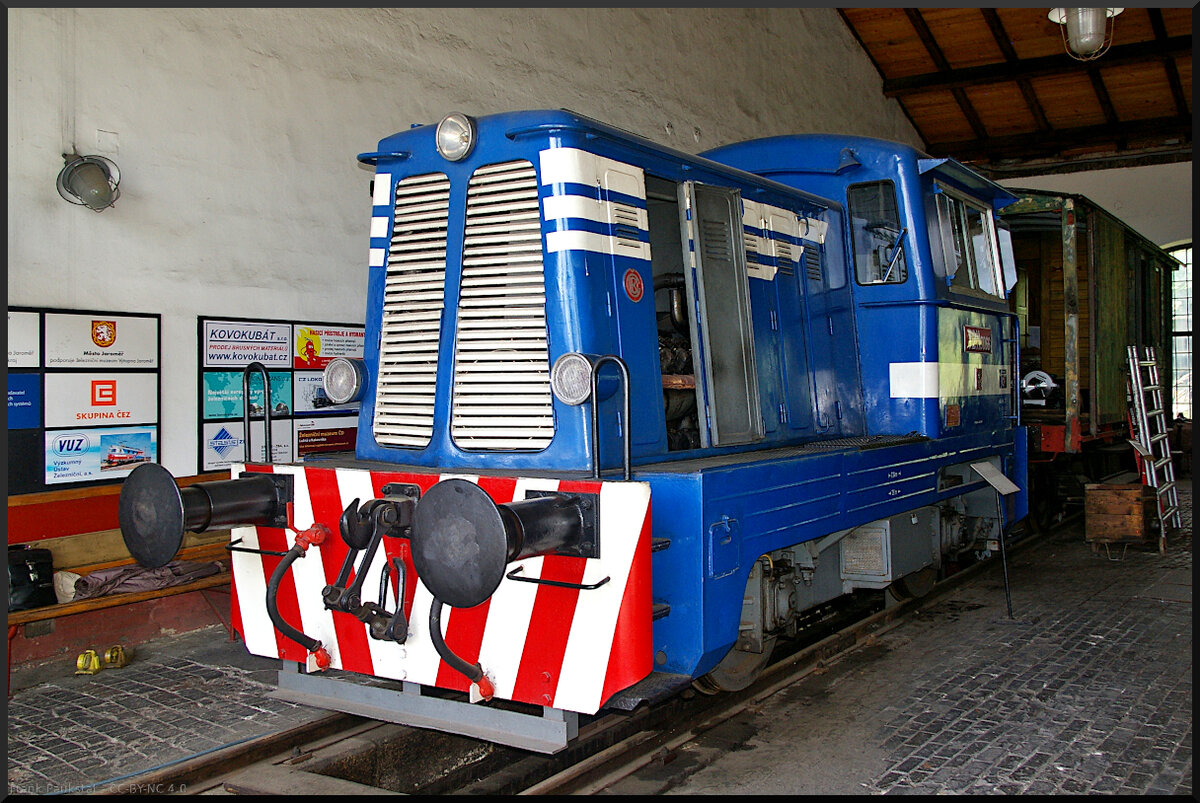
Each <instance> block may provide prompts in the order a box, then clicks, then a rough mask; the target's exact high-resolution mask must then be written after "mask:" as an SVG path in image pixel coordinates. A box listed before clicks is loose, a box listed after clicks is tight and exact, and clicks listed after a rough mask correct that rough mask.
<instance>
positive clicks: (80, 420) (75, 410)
mask: <svg viewBox="0 0 1200 803" xmlns="http://www.w3.org/2000/svg"><path fill="white" fill-rule="evenodd" d="M160 323H161V321H160V316H158V315H148V314H143V313H131V312H112V311H93V310H63V309H28V308H19V309H9V311H8V336H9V343H8V429H9V449H8V468H9V472H8V476H9V479H8V492H9V494H10V495H13V494H23V493H35V492H38V491H46V490H49V489H52V488H61V487H63V486H73V485H80V486H88V485H98V484H103V483H111V482H114V481H119V480H120V479H122V478H123V477H125V476H126V475H128V474H129V472H130V471H132V470H133V469H134V468H136V467H137V466H139V465H141V464H142V463H148V462H157V461H158V436H159V432H158V424H159V415H160V393H159V384H160V379H159V361H160V353H161V351H160V349H161V343H160V341H161V338H160V334H159V333H160Z"/></svg>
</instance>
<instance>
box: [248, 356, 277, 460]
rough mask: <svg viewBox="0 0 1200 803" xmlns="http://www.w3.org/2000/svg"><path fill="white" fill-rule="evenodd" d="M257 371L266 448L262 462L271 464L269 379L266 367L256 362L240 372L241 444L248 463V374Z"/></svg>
mask: <svg viewBox="0 0 1200 803" xmlns="http://www.w3.org/2000/svg"><path fill="white" fill-rule="evenodd" d="M255 370H256V371H258V372H259V373H260V374H262V380H263V425H264V430H265V434H266V436H267V448H266V451H265V452H263V458H264V459H263V462H264V463H270V462H271V378H270V377H269V376H268V375H267V369H266V367H265V366H264V365H263V364H262V363H261V362H258V361H257V360H256V361H254V362H252V363H250V364H249V365H247V366H246V367H245V369H244V370H243V371H242V426H243V427H244V428H245V434H244V435H243V443H244V444H245V452H244V457H245V460H246V462H247V463H249V462H250V459H251V458H250V372H251V371H255Z"/></svg>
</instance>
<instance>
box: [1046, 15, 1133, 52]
mask: <svg viewBox="0 0 1200 803" xmlns="http://www.w3.org/2000/svg"><path fill="white" fill-rule="evenodd" d="M1124 10H1125V9H1123V8H1052V9H1050V14H1049V15H1048V16H1049V17H1050V21H1051V22H1054V23H1057V24H1059V25H1061V26H1062V29H1061V30H1062V35H1063V43H1064V44H1065V45H1066V47H1067V55H1069V56H1070V57H1071V58H1073V59H1076V60H1078V61H1091V60H1092V59H1097V58H1100V57H1101V56H1103V55H1104V53H1105V51H1107V50H1108V46H1109V45H1111V44H1112V35H1113V25H1114V22H1113V21H1112V20H1113V18H1114V17H1116V16H1117V15H1118V14H1120V13H1121V12H1122V11H1124Z"/></svg>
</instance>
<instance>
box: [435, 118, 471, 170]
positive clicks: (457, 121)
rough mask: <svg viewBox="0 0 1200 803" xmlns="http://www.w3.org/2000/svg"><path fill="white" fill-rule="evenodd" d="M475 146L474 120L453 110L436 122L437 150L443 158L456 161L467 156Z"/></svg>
mask: <svg viewBox="0 0 1200 803" xmlns="http://www.w3.org/2000/svg"><path fill="white" fill-rule="evenodd" d="M474 147H475V120H474V119H472V118H470V117H468V116H467V115H465V114H460V113H459V112H453V113H451V114H447V115H446V117H445V118H444V119H443V120H442V121H441V122H440V123H438V127H437V150H438V153H440V154H441V155H442V156H443V158H446V159H449V160H450V161H452V162H457V161H460V160H462V159H465V158H467V154H469V153H470V152H471V149H472V148H474Z"/></svg>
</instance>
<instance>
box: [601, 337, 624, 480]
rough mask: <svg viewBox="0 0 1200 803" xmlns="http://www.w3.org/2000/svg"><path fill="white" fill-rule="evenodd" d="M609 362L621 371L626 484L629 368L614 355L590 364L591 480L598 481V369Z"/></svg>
mask: <svg viewBox="0 0 1200 803" xmlns="http://www.w3.org/2000/svg"><path fill="white" fill-rule="evenodd" d="M608 362H611V363H613V364H615V365H616V366H617V368H618V369H619V370H620V371H621V379H622V386H623V387H622V389H623V392H624V399H623V401H624V404H623V407H622V411H623V413H624V417H623V418H622V419H621V434H622V441H623V443H622V446H623V454H624V463H623V464H622V465H623V467H624V470H625V481H626V482H628V481H629V478H630V477H631V476H632V473H631V470H630V466H631V464H632V459H631V451H630V443H631V442H632V440H633V438H632V435H631V434H630V432H629V430H630V426H631V422H630V420H629V367H628V366H627V365H625V361H624V360H622V359H621V358H620V357H618V356H616V355H615V354H606V355H605V356H603V357H601V358H599V359H598V360H596V362H595V363H593V364H592V478H593V479H597V480H598V479H600V397H599V396H598V395H597V391H598V384H599V382H598V377H599V375H600V367H601V366H603V365H604V364H605V363H608Z"/></svg>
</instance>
